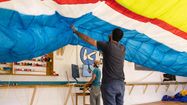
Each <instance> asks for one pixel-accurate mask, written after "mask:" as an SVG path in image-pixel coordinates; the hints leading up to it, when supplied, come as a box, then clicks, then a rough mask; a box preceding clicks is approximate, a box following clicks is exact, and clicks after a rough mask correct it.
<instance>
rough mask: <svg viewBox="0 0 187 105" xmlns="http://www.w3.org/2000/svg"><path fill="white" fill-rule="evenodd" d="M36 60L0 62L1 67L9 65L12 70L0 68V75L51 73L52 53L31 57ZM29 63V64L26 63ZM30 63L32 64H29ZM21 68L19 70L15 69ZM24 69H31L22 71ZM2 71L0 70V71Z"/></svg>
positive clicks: (45, 74) (44, 74) (43, 74)
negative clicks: (5, 70) (6, 70)
mask: <svg viewBox="0 0 187 105" xmlns="http://www.w3.org/2000/svg"><path fill="white" fill-rule="evenodd" d="M33 59H36V60H32V59H31V60H24V61H20V62H17V63H19V64H17V63H7V64H4V63H3V64H0V68H2V69H3V67H10V68H12V70H10V71H9V72H4V70H0V75H33V76H35V75H37V76H38V75H40V76H41V75H42V76H47V75H53V53H50V54H47V55H44V56H41V57H37V58H33ZM37 59H43V60H44V61H40V60H37ZM22 64H23V65H22ZM26 64H30V65H26ZM31 64H32V65H31ZM37 64H38V65H42V66H36V65H37ZM17 69H21V70H17ZM24 69H25V70H26V69H29V70H31V71H24ZM1 71H2V72H1Z"/></svg>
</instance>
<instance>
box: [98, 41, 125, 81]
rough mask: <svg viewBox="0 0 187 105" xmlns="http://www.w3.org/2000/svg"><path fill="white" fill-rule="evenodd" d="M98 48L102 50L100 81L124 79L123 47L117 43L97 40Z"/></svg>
mask: <svg viewBox="0 0 187 105" xmlns="http://www.w3.org/2000/svg"><path fill="white" fill-rule="evenodd" d="M97 48H98V50H100V51H102V52H103V71H102V74H103V78H102V83H108V82H110V81H112V80H122V81H123V80H124V79H125V77H124V71H123V66H124V54H125V48H124V46H123V45H121V44H119V43H113V42H100V41H97Z"/></svg>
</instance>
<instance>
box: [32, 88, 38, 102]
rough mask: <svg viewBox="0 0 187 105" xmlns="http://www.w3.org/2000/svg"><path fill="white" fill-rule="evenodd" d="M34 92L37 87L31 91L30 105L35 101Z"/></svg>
mask: <svg viewBox="0 0 187 105" xmlns="http://www.w3.org/2000/svg"><path fill="white" fill-rule="evenodd" d="M36 90H37V87H34V90H33V93H32V97H31V102H30V105H33V103H34V99H35V95H36Z"/></svg>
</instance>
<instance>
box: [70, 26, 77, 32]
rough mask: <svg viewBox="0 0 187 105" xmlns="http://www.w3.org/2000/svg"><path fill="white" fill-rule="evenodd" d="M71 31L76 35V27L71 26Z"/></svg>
mask: <svg viewBox="0 0 187 105" xmlns="http://www.w3.org/2000/svg"><path fill="white" fill-rule="evenodd" d="M71 29H72V31H73V33H75V32H76V31H77V30H76V29H75V27H74V25H71Z"/></svg>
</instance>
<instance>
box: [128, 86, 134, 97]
mask: <svg viewBox="0 0 187 105" xmlns="http://www.w3.org/2000/svg"><path fill="white" fill-rule="evenodd" d="M133 89H134V85H132V87H131V89H130V91H129V95H130V94H131V93H132V90H133Z"/></svg>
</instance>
